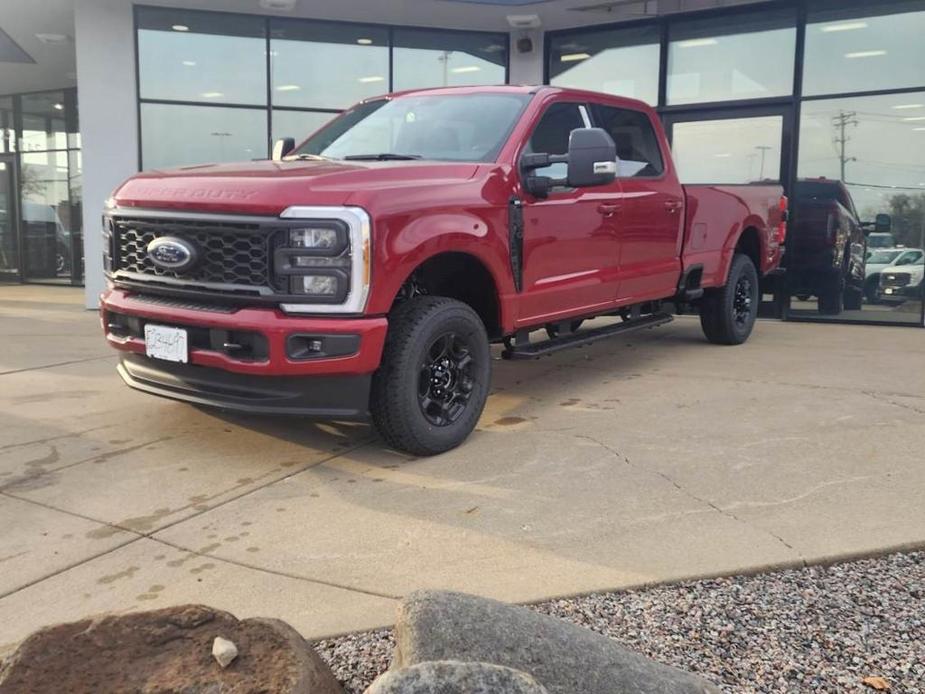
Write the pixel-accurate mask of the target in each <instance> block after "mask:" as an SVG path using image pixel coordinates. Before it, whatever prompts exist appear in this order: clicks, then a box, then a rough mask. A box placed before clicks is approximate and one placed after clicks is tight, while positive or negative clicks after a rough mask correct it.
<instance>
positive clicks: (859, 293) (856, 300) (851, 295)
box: [844, 287, 864, 311]
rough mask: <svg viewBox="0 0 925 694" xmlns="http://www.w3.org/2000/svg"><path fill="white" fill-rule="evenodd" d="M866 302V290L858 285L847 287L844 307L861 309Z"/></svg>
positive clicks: (851, 309)
mask: <svg viewBox="0 0 925 694" xmlns="http://www.w3.org/2000/svg"><path fill="white" fill-rule="evenodd" d="M863 304H864V291H863V290H861V289H858V288H857V287H848V288H847V289H845V296H844V307H845V310H846V311H860V310H861V308H862V306H863Z"/></svg>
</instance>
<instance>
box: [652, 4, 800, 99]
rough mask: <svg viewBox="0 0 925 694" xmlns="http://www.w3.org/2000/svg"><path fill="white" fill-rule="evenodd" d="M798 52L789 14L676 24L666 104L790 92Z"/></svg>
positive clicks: (793, 17)
mask: <svg viewBox="0 0 925 694" xmlns="http://www.w3.org/2000/svg"><path fill="white" fill-rule="evenodd" d="M795 51H796V17H795V15H794V12H793V11H791V10H783V11H775V12H765V13H761V14H750V15H738V14H736V15H730V16H727V17H723V18H719V19H717V18H709V19H702V20H693V21H686V22H683V23H677V24H672V25H671V27H670V43H669V46H668V103H669V104H671V105H674V104H692V103H705V102H712V101H730V100H738V99H757V98H765V97H773V96H787V95H789V94H792V93H793V66H794V60H795Z"/></svg>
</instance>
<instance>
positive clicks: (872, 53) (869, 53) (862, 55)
mask: <svg viewBox="0 0 925 694" xmlns="http://www.w3.org/2000/svg"><path fill="white" fill-rule="evenodd" d="M881 55H886V51H856V52H855V53H845V57H846V58H876V57H878V56H881Z"/></svg>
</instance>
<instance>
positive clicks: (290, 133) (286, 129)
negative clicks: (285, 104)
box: [273, 109, 338, 144]
mask: <svg viewBox="0 0 925 694" xmlns="http://www.w3.org/2000/svg"><path fill="white" fill-rule="evenodd" d="M337 115H338V114H336V113H319V112H317V111H285V110H280V109H273V140H274V141H276V140H278V139H279V138H281V137H291V138H294V139H295V141H296V144H299V143H300V142H302V141H303V140H305V139H307V138H308V136H309V135H311V134H312V133H314V132H315V131H316V130H318V129H319V128H320V127H321V126H322V125H324V124H325V123H327V122H328V121H330V120H333V119H334V118H336V117H337Z"/></svg>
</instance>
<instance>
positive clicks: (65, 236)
mask: <svg viewBox="0 0 925 694" xmlns="http://www.w3.org/2000/svg"><path fill="white" fill-rule="evenodd" d="M20 190H21V198H20V199H21V210H22V215H21V229H22V239H23V251H24V257H23V258H22V261H21V262H22V265H23V273H24V274H25V275H26V276H27V277H28V278H29V279H38V280H41V279H55V278H57V277H58V276H59V275H64V274H68V273H69V271H70V265H71V246H72V244H71V229H70V226H69V224H70V217H71V209H70V190H69V187H68V153H67V152H66V151H57V152H24V153H23V154H22V155H21V159H20Z"/></svg>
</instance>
